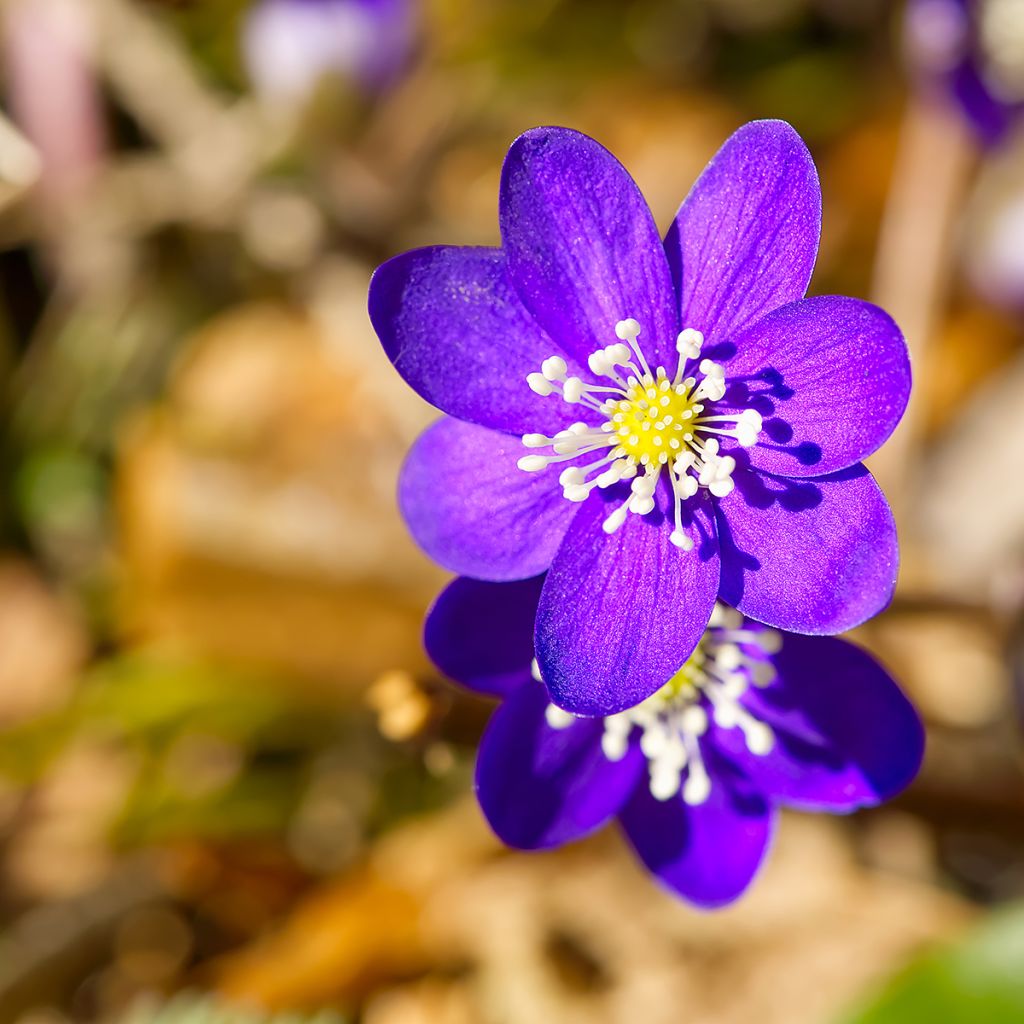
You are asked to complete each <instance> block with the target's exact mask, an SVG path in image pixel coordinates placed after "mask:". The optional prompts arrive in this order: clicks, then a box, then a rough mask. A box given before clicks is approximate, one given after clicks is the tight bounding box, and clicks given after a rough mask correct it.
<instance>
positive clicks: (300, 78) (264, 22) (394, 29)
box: [243, 0, 419, 102]
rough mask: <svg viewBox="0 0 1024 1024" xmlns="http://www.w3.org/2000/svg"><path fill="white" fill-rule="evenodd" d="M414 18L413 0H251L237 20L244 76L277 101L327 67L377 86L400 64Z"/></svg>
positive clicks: (303, 92)
mask: <svg viewBox="0 0 1024 1024" xmlns="http://www.w3.org/2000/svg"><path fill="white" fill-rule="evenodd" d="M418 21H419V2H418V0H259V2H258V3H257V4H256V5H255V6H254V7H253V8H252V10H251V11H250V12H249V15H248V17H247V19H246V22H245V26H244V37H243V43H244V49H245V57H246V64H247V65H248V69H249V76H250V77H251V78H252V80H253V82H254V84H255V85H256V87H257V88H258V89H259V91H260V92H261V93H263V94H264V95H266V96H269V97H271V98H272V99H275V100H279V101H284V102H302V101H304V100H305V99H306V97H307V96H308V95H309V93H310V92H311V91H312V90H313V88H314V87H315V86H316V84H317V82H318V81H319V79H320V78H321V76H323V75H327V74H335V75H341V76H342V77H345V78H349V79H351V80H352V81H354V82H355V83H356V84H357V85H359V86H360V87H361V88H362V89H364V90H366V91H367V92H371V93H372V92H377V91H379V90H381V89H384V88H386V87H387V86H389V85H391V84H393V83H394V82H395V81H396V80H397V79H398V78H399V77H400V76H401V74H402V73H403V71H405V69H406V68H407V67H408V65H409V62H410V58H411V56H412V53H413V50H414V48H415V44H416V38H417V30H418Z"/></svg>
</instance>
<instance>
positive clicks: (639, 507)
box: [629, 494, 654, 516]
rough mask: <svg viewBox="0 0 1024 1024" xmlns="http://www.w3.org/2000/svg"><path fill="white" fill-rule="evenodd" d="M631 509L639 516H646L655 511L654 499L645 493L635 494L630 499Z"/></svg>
mask: <svg viewBox="0 0 1024 1024" xmlns="http://www.w3.org/2000/svg"><path fill="white" fill-rule="evenodd" d="M629 511H630V512H633V513H635V514H636V515H638V516H645V515H647V514H648V512H653V511H654V499H653V498H650V497H647V496H646V495H643V494H635V495H633V497H632V498H630V499H629Z"/></svg>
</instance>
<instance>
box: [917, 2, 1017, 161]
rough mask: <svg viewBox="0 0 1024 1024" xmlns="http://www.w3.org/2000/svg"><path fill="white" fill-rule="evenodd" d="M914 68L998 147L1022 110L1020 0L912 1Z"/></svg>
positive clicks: (983, 137)
mask: <svg viewBox="0 0 1024 1024" xmlns="http://www.w3.org/2000/svg"><path fill="white" fill-rule="evenodd" d="M905 39H906V47H907V57H908V60H909V62H910V65H911V69H912V70H913V71H914V72H915V73H916V74H917V75H918V76H919V77H920V79H921V81H922V84H924V85H925V86H926V87H929V88H933V87H939V88H941V89H943V90H945V91H946V93H947V94H948V95H949V96H950V97H951V98H952V100H953V101H954V102H955V103H956V104H957V106H958V107H959V109H960V110H961V112H962V113H963V116H964V117H965V118H966V119H967V122H968V123H969V124H970V126H971V128H972V129H973V131H974V133H975V135H976V136H977V138H978V139H979V141H980V142H982V143H983V144H985V145H995V144H996V143H998V142H1000V141H1001V140H1002V139H1003V137H1004V136H1005V135H1006V132H1007V131H1008V130H1009V128H1010V127H1011V125H1012V124H1013V123H1014V121H1015V120H1017V118H1018V117H1019V116H1020V114H1021V112H1024V8H1022V5H1021V4H1020V2H1019V0H909V2H908V4H907V9H906V30H905Z"/></svg>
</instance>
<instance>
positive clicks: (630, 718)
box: [547, 478, 781, 806]
mask: <svg viewBox="0 0 1024 1024" xmlns="http://www.w3.org/2000/svg"><path fill="white" fill-rule="evenodd" d="M641 479H645V478H641ZM780 643H781V637H780V634H778V633H777V632H775V631H774V630H769V629H763V628H761V627H759V626H755V625H753V624H751V625H749V626H746V627H745V625H744V620H743V617H742V616H741V615H740V614H739V613H738V612H736V611H735V609H732V608H728V607H726V606H724V605H716V606H715V609H714V611H713V613H712V617H711V621H710V623H709V625H708V628H707V630H706V631H705V633H704V637H703V639H702V640H701V643H700V645H699V646H698V648H697V650H696V651H695V652H694V654H693V655H692V656H691V657H690V659H689V661H687V663H686V664H685V665H684V666H683V667H682V668H681V669H680V670H679V672H677V673H676V675H675V676H673V678H672V680H671V681H670V682H669V683H667V684H666V685H665V686H664V687H662V689H660V690H659V691H658V692H657V693H655V694H654V695H653V696H651V697H648V698H647V700H645V701H643V702H642V703H640V704H638V705H637V706H636V707H633V708H630V709H629V710H627V711H623V712H620V713H619V714H616V715H610V716H609V717H607V718H605V720H604V732H603V735H602V737H601V750H602V751H603V753H604V756H605V757H606V758H608V760H609V761H620V760H622V758H624V757H625V756H626V753H627V751H628V749H629V745H630V743H631V742H636V743H638V744H639V748H640V751H641V753H642V754H643V756H644V757H645V758H647V761H648V767H649V780H648V785H649V788H650V792H651V795H652V796H653V797H654V798H655V799H656V800H670V799H672V798H673V797H675V796H677V795H679V796H681V798H682V799H683V800H684V801H685V802H686V803H687V804H689V805H691V806H697V805H698V804H701V803H703V802H704V801H705V800H707V798H708V796H709V795H710V793H711V787H712V784H713V783H712V779H711V777H710V776H709V774H708V771H707V767H706V765H705V762H704V758H703V754H702V752H701V743H702V740H703V738H704V737H705V736H706V735H707V734H708V731H709V729H710V727H711V722H712V721H713V722H714V725H715V728H716V729H738V730H739V731H740V732H741V733H742V735H743V742H744V745H745V746H746V748H747V749H748V750H749V751H750V753H751V754H754V755H755V756H764V755H766V754H768V753H769V752H770V751H771V750H772V748H773V747H774V745H775V735H774V733H773V732H772V729H771V727H770V726H769V725H768V724H767V723H765V722H763V721H761V720H760V719H759V718H758V717H757V716H756V715H755V714H754V713H753V712H752V711H751V710H750V709H749V708H748V707H747V706H746V704H745V703H744V697H745V695H746V694H747V691H748V690H749V689H750V687H751V685H753V686H764V685H768V683H770V682H771V681H772V680H773V679H774V678H775V669H774V666H773V665H772V663H771V662H770V661H769V660H767V656H768V655H769V654H772V653H777V652H778V650H779V646H778V645H779V644H780ZM769 677H770V678H769ZM564 715H565V712H562V711H561V709H559V708H556V707H554V705H551V706H549V708H548V710H547V716H548V724H549V725H550V726H551V727H552V728H564V727H565V726H564V725H562V724H561V723H563V722H566V724H571V721H574V719H572V716H569V717H568V719H566V718H563V717H562V716H564ZM634 733H635V734H637V735H636V738H635V739H634V738H633V737H634Z"/></svg>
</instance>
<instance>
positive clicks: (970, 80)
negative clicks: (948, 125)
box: [949, 59, 1021, 146]
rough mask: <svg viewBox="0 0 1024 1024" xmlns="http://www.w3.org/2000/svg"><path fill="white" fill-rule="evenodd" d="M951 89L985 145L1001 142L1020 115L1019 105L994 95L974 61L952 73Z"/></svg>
mask: <svg viewBox="0 0 1024 1024" xmlns="http://www.w3.org/2000/svg"><path fill="white" fill-rule="evenodd" d="M949 86H950V90H951V91H952V93H953V96H954V98H955V99H956V101H957V102H958V103H959V104H960V108H961V110H962V111H963V113H964V115H965V116H966V117H967V121H968V123H969V124H970V126H971V128H972V129H973V130H974V132H975V134H976V135H977V137H978V139H979V141H980V142H981V143H982V144H983V145H985V146H996V145H998V144H999V143H1000V142H1002V140H1003V139H1004V137H1005V136H1006V133H1007V132H1008V131H1009V129H1010V126H1011V125H1012V124H1013V122H1014V120H1015V119H1016V118H1017V117H1018V116H1019V115H1020V112H1021V110H1020V106H1019V105H1015V104H1010V103H1006V102H1004V101H1003V100H1001V99H999V98H998V97H997V96H994V95H993V94H992V91H991V90H990V89H989V88H988V86H987V85H986V84H985V82H984V80H983V79H982V77H981V75H980V73H979V71H978V68H977V66H976V65H975V62H974V60H973V59H972V60H967V61H964V62H963V63H962V64H961V65H960V66H959V67H957V68H956V69H955V70H954V71H953V73H952V74H951V75H950V76H949Z"/></svg>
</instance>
